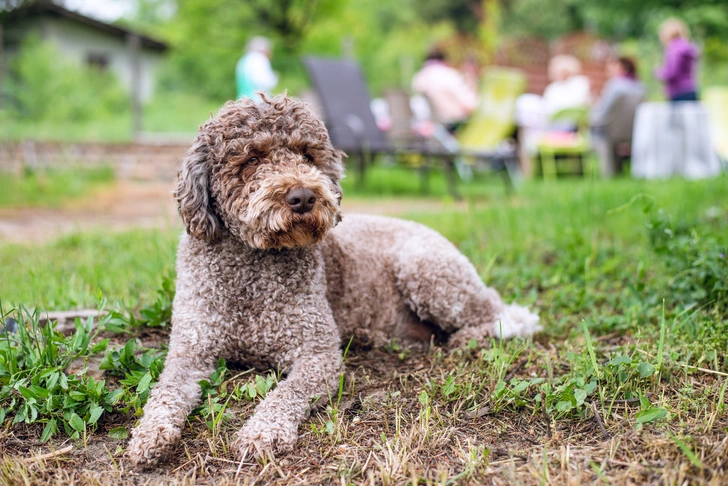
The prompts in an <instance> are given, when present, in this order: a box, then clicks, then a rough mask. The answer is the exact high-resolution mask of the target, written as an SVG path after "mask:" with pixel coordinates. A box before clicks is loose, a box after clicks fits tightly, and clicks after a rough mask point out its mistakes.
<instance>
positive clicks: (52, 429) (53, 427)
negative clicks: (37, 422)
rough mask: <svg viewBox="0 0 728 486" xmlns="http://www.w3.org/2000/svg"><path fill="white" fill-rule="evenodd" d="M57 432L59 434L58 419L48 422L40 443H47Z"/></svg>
mask: <svg viewBox="0 0 728 486" xmlns="http://www.w3.org/2000/svg"><path fill="white" fill-rule="evenodd" d="M56 432H58V424H56V419H54V418H53V419H50V420H49V421H48V423H47V424H46V426H45V427H43V433H42V434H41V435H40V441H41V442H42V443H46V442H47V441H48V439H50V438H51V437H53V434H55V433H56Z"/></svg>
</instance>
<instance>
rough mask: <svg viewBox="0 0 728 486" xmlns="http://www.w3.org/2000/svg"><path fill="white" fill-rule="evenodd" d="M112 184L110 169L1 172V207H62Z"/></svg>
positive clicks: (112, 174)
mask: <svg viewBox="0 0 728 486" xmlns="http://www.w3.org/2000/svg"><path fill="white" fill-rule="evenodd" d="M113 181H114V171H113V169H112V168H111V167H93V168H75V169H58V170H45V169H44V170H37V171H28V172H25V173H23V174H12V173H7V172H0V207H59V206H61V205H63V204H64V203H67V202H68V201H71V200H73V199H78V198H81V197H85V196H88V195H89V194H90V193H91V192H92V191H95V190H97V189H99V188H101V187H103V186H105V185H108V184H110V183H112V182H113Z"/></svg>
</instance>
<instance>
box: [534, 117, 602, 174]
mask: <svg viewBox="0 0 728 486" xmlns="http://www.w3.org/2000/svg"><path fill="white" fill-rule="evenodd" d="M551 123H553V124H558V123H564V124H571V125H573V126H575V127H576V128H577V130H576V132H558V131H550V132H548V133H546V134H544V136H543V138H542V139H541V141H540V142H539V143H538V153H539V156H540V159H541V173H542V174H543V178H544V179H545V180H554V179H556V178H557V177H558V174H559V172H561V173H565V172H572V173H578V174H585V173H587V171H591V170H590V169H591V166H589V165H588V160H587V158H588V157H587V156H588V155H589V150H590V143H589V112H588V110H587V109H586V108H585V107H584V108H581V107H579V108H566V109H563V110H561V111H559V112H557V113H554V114H553V115H552V116H551ZM557 157H559V158H558V159H557ZM557 160H558V162H559V164H560V165H561V169H562V170H561V171H559V167H558V166H557ZM574 162H576V163H574Z"/></svg>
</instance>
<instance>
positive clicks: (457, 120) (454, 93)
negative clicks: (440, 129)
mask: <svg viewBox="0 0 728 486" xmlns="http://www.w3.org/2000/svg"><path fill="white" fill-rule="evenodd" d="M412 90H413V91H414V92H415V93H418V94H420V95H422V96H424V97H425V98H426V99H427V101H428V102H429V104H430V106H431V108H432V111H433V114H434V116H435V118H436V119H437V121H438V122H440V123H442V124H443V125H445V126H446V128H447V129H448V131H450V132H451V133H453V132H455V131H456V130H457V128H458V127H459V126H461V125H462V124H463V122H465V121H466V120H467V119H468V117H469V116H470V114H471V113H473V111H475V109H476V108H477V107H478V96H477V94H476V92H475V90H474V89H473V88H472V87H471V86H469V84H468V82H467V81H466V80H465V77H464V76H463V75H462V74H461V73H460V72H459V71H458V70H457V69H455V68H453V67H451V66H448V65H447V64H446V63H445V54H444V53H443V52H442V50H440V49H439V48H433V49H431V50H430V52H429V53H428V54H427V58H426V59H425V63H424V65H423V66H422V69H420V70H419V71H418V72H417V73H416V74H415V75H414V77H413V78H412Z"/></svg>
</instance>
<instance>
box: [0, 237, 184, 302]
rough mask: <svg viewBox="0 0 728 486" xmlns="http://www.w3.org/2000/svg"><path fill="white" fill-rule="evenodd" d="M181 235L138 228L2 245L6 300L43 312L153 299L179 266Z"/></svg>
mask: <svg viewBox="0 0 728 486" xmlns="http://www.w3.org/2000/svg"><path fill="white" fill-rule="evenodd" d="M178 237H179V233H178V232H176V231H171V230H170V231H161V230H133V231H124V232H120V233H102V232H93V233H82V234H71V235H68V236H64V237H62V238H59V239H57V240H55V241H53V242H50V243H47V244H41V245H19V244H0V268H2V269H3V278H2V283H0V303H2V304H3V305H4V306H5V307H6V308H8V307H9V305H11V304H25V305H27V306H30V307H33V308H37V309H40V310H55V309H72V308H77V307H84V308H88V307H91V308H93V307H95V306H96V304H97V302H98V298H99V294H101V295H103V296H105V297H106V298H107V299H108V300H109V302H110V303H111V304H112V305H113V306H120V305H124V306H131V307H135V306H137V305H138V304H139V303H140V302H151V301H152V300H153V299H154V296H155V294H156V289H157V288H158V287H159V286H160V285H161V283H162V280H163V277H164V276H166V275H170V274H171V273H172V272H173V269H174V254H175V250H176V245H177V239H178Z"/></svg>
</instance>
